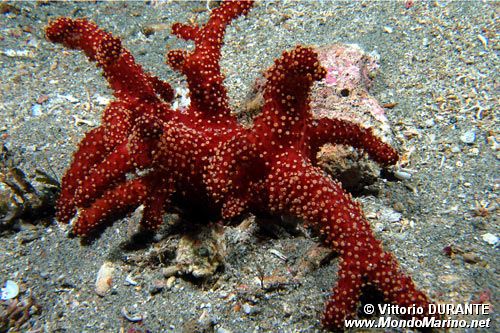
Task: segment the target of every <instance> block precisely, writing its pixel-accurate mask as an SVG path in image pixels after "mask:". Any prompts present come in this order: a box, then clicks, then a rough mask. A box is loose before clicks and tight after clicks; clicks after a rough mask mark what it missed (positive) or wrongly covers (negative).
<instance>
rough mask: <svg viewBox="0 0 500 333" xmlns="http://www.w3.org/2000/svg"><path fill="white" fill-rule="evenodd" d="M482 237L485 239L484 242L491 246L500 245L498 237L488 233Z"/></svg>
mask: <svg viewBox="0 0 500 333" xmlns="http://www.w3.org/2000/svg"><path fill="white" fill-rule="evenodd" d="M482 237H483V240H484V241H485V242H486V243H488V244H490V245H494V246H495V245H497V244H498V236H496V235H493V234H490V233H486V234H484V235H483V236H482Z"/></svg>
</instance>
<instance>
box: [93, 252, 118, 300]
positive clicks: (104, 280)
mask: <svg viewBox="0 0 500 333" xmlns="http://www.w3.org/2000/svg"><path fill="white" fill-rule="evenodd" d="M114 271H115V267H114V264H113V263H112V262H110V261H106V262H104V263H103V264H102V266H101V268H99V271H98V272H97V278H96V281H95V293H96V294H97V295H99V296H101V297H103V296H105V295H106V294H107V293H108V291H109V290H110V289H111V286H112V284H113V272H114Z"/></svg>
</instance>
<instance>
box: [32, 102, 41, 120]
mask: <svg viewBox="0 0 500 333" xmlns="http://www.w3.org/2000/svg"><path fill="white" fill-rule="evenodd" d="M31 115H32V116H33V117H39V116H41V115H42V106H41V105H40V104H35V105H33V106H32V107H31Z"/></svg>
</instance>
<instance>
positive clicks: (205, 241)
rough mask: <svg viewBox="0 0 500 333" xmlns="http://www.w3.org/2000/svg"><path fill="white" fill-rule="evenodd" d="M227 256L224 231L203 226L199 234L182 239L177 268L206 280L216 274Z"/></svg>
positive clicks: (178, 249)
mask: <svg viewBox="0 0 500 333" xmlns="http://www.w3.org/2000/svg"><path fill="white" fill-rule="evenodd" d="M225 255H226V242H225V238H224V229H223V228H218V227H217V226H215V227H205V226H203V227H201V229H200V230H198V233H196V234H191V235H185V236H183V237H182V238H181V239H180V241H179V245H178V247H177V253H176V258H175V260H176V262H177V266H176V267H178V268H179V272H182V273H184V274H191V275H193V276H194V277H196V278H204V277H208V276H211V275H213V274H214V273H215V270H216V269H217V268H218V267H219V265H221V264H222V262H223V258H224V257H225ZM163 275H165V272H163Z"/></svg>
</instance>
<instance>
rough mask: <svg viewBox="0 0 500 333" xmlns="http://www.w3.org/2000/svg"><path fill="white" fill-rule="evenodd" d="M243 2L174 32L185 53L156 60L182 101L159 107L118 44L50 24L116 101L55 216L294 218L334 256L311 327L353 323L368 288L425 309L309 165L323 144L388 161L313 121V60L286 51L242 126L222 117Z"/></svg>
mask: <svg viewBox="0 0 500 333" xmlns="http://www.w3.org/2000/svg"><path fill="white" fill-rule="evenodd" d="M250 7H251V2H232V1H231V2H224V3H223V4H222V5H221V6H220V7H219V8H217V9H214V10H213V11H212V13H211V15H210V18H209V21H208V23H206V24H205V25H203V26H201V27H198V26H191V25H184V24H179V23H177V24H175V25H174V26H173V33H174V34H176V35H177V36H179V37H181V38H184V39H189V40H193V41H194V43H195V48H194V50H193V51H192V52H186V51H180V50H175V51H170V52H169V54H168V63H169V64H170V66H171V67H172V68H174V69H176V70H178V71H180V72H181V73H183V74H184V75H185V76H186V78H187V83H188V87H189V90H190V99H191V104H190V106H189V108H188V109H187V110H186V111H185V112H182V113H181V112H175V111H173V110H172V109H171V108H170V104H169V102H170V100H171V99H172V89H171V88H170V86H169V85H168V84H167V83H165V82H163V81H161V80H159V79H158V78H156V77H154V76H151V75H148V74H146V73H145V72H144V71H143V69H142V68H141V67H140V66H139V65H137V64H136V63H135V62H134V58H133V57H132V55H131V54H130V53H129V52H128V51H127V50H125V49H124V48H123V47H122V46H121V42H120V40H119V39H118V38H115V37H113V36H112V35H111V34H109V33H107V32H104V31H102V30H100V29H99V28H98V27H97V26H96V25H95V24H94V23H91V22H89V21H87V20H81V19H80V20H72V19H68V18H60V19H58V20H56V21H54V22H52V23H50V25H49V26H48V27H47V30H46V32H47V38H48V39H49V40H50V41H53V42H58V43H62V44H63V45H65V46H67V47H70V48H75V49H81V50H83V51H84V52H85V54H86V55H87V56H88V57H89V59H91V60H93V61H96V62H97V64H98V66H100V67H102V69H103V71H104V75H105V77H106V78H107V80H108V82H109V83H110V86H111V88H112V89H113V90H114V93H115V97H116V100H115V101H113V102H111V103H110V105H109V106H108V107H107V108H106V110H105V111H104V115H103V118H102V124H101V126H100V127H98V128H96V129H94V130H92V131H90V132H89V133H87V135H86V137H85V138H84V139H83V140H82V142H81V143H80V146H79V149H78V151H77V152H76V154H75V156H74V159H73V163H72V165H71V167H70V168H69V170H68V171H67V173H66V175H65V176H64V178H63V182H62V193H61V197H60V199H59V203H58V215H57V217H58V219H59V221H61V222H64V223H67V222H69V221H70V220H71V219H72V218H73V221H72V223H73V231H74V233H76V234H78V235H80V236H87V235H89V233H91V232H92V231H94V230H96V229H97V228H98V227H100V226H103V225H106V224H107V223H109V222H111V221H112V220H113V219H114V218H115V217H116V215H117V214H123V213H128V212H131V211H132V210H134V209H135V208H136V207H138V206H139V205H144V213H143V217H142V221H141V226H142V227H143V228H144V229H147V230H155V229H156V228H158V226H159V225H160V223H161V221H162V216H163V214H164V213H165V211H166V210H167V209H168V207H170V206H172V205H177V206H182V207H184V208H186V209H192V208H193V207H196V209H198V210H200V211H203V212H204V214H205V216H207V219H225V220H228V219H231V218H233V217H236V216H238V215H240V214H242V213H244V212H253V213H265V214H273V215H277V216H279V215H294V216H298V217H300V218H302V219H303V220H304V221H305V223H306V224H307V225H309V226H311V227H313V228H314V229H316V230H318V231H319V232H320V233H321V234H323V235H324V237H325V242H326V244H328V245H329V246H331V247H332V248H333V249H334V250H335V251H337V252H338V253H339V254H340V267H339V280H338V282H337V286H336V287H335V288H334V290H333V295H332V297H331V299H330V300H329V301H328V302H327V305H326V310H325V314H324V317H323V324H324V325H325V326H327V327H329V328H339V327H342V326H343V324H344V319H346V318H351V317H353V316H355V314H356V309H357V307H358V305H359V302H360V297H361V293H362V292H363V289H364V288H365V287H367V286H373V287H375V288H376V289H378V290H379V291H381V292H382V293H383V297H384V301H386V302H390V303H393V304H397V305H399V306H410V305H411V304H416V305H417V306H425V305H427V304H428V303H429V300H428V299H427V297H426V296H425V295H424V294H423V293H422V292H420V291H418V290H417V289H416V288H415V286H414V284H413V282H412V281H411V279H410V278H409V277H408V276H406V275H405V274H403V273H402V272H401V271H400V269H399V267H398V264H397V262H396V259H395V258H394V257H393V256H392V255H390V254H388V253H387V252H384V250H383V249H382V247H381V244H380V242H379V241H378V240H376V239H375V238H374V236H373V233H372V232H371V230H370V227H369V224H368V222H367V220H366V219H365V217H364V216H363V213H362V211H361V208H360V206H359V204H358V203H356V202H355V201H353V200H352V198H351V196H350V195H349V194H347V193H346V192H345V191H344V190H343V189H342V187H341V185H340V183H338V182H337V181H335V180H333V179H331V178H329V177H327V176H326V175H325V174H324V173H323V172H322V171H321V170H320V169H319V168H318V167H316V166H315V165H314V163H315V156H316V153H317V151H318V149H319V148H320V147H321V146H322V145H324V144H325V143H333V144H344V145H346V144H347V145H351V146H353V147H355V148H358V149H362V150H364V151H365V152H366V153H368V155H369V156H370V157H371V158H372V159H373V160H375V161H377V162H378V163H380V164H381V165H391V164H394V163H395V162H396V161H397V159H398V156H397V153H396V152H395V150H394V149H393V148H391V147H390V146H389V145H387V144H385V143H383V142H382V141H380V139H378V138H377V137H375V136H374V135H373V133H372V132H371V130H370V129H365V128H362V127H360V126H358V125H356V124H354V123H350V122H347V121H343V120H336V119H326V118H321V119H313V116H312V113H311V110H310V107H309V104H310V103H309V102H310V101H309V94H310V90H311V86H312V84H313V82H314V81H317V80H321V79H322V78H324V76H325V70H324V69H323V68H322V67H321V66H320V64H319V62H318V57H317V55H316V53H315V52H314V51H313V50H312V49H311V48H307V47H302V46H297V47H296V48H295V49H293V50H292V51H289V52H284V53H283V55H282V56H281V58H280V59H278V60H276V61H275V64H274V66H272V67H271V68H270V69H269V70H268V71H267V73H266V78H267V83H266V87H265V93H264V98H265V104H264V107H263V109H262V113H261V114H260V115H258V116H257V117H256V118H255V119H254V122H253V125H252V127H250V128H244V127H243V126H241V125H240V124H239V123H238V121H237V120H236V118H235V117H234V116H232V115H231V114H230V110H229V107H228V101H227V95H226V90H225V88H224V86H223V80H224V77H223V75H222V74H221V71H220V66H219V61H220V49H221V46H222V39H223V35H224V31H225V28H226V26H227V25H228V24H230V23H231V21H232V20H233V19H235V18H236V17H238V16H240V15H243V14H246V13H247V11H248V10H249V8H250Z"/></svg>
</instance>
